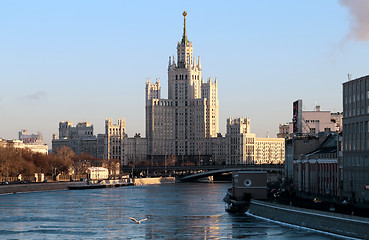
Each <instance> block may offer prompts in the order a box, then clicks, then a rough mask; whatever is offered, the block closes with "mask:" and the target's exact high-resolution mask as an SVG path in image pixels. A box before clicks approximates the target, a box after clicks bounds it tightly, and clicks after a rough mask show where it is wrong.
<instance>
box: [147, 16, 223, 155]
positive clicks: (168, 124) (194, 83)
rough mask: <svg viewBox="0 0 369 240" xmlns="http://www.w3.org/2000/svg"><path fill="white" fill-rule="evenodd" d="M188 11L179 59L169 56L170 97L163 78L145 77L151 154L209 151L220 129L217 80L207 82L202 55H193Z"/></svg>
mask: <svg viewBox="0 0 369 240" xmlns="http://www.w3.org/2000/svg"><path fill="white" fill-rule="evenodd" d="M186 16H187V13H186V12H183V17H184V24H183V35H182V39H181V41H180V42H178V44H177V61H176V58H175V56H173V57H169V64H168V99H161V96H160V81H156V82H155V83H153V84H152V83H150V80H147V81H146V137H147V140H148V153H149V154H151V155H168V154H174V155H177V156H181V155H182V156H183V155H186V156H191V155H192V156H196V155H198V156H200V155H210V154H211V152H212V149H211V138H213V137H216V135H217V133H218V132H219V122H218V118H219V107H218V88H217V80H216V79H215V81H214V82H212V81H211V79H210V78H209V79H208V80H207V81H206V82H204V80H203V78H202V76H201V63H200V57H199V58H198V61H197V62H196V60H195V58H194V57H193V47H192V42H190V41H189V40H188V38H187V29H186Z"/></svg>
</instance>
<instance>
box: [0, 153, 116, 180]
mask: <svg viewBox="0 0 369 240" xmlns="http://www.w3.org/2000/svg"><path fill="white" fill-rule="evenodd" d="M117 163H119V161H118V160H115V159H111V160H106V159H99V158H96V157H93V156H91V155H89V154H87V153H81V154H79V155H77V154H75V153H74V151H73V150H72V149H70V148H68V147H66V146H62V147H60V148H58V149H57V150H56V152H55V154H54V153H50V154H48V155H45V154H42V153H35V152H32V151H31V150H29V149H27V148H23V149H21V148H14V147H0V177H5V178H8V177H17V176H19V174H22V177H23V179H27V180H31V179H32V177H33V176H34V174H35V173H44V174H45V176H46V175H52V176H56V175H58V174H76V175H80V174H84V173H86V170H87V168H88V167H92V166H93V167H101V166H103V167H107V168H109V170H111V171H114V170H117V168H118V167H119V164H117Z"/></svg>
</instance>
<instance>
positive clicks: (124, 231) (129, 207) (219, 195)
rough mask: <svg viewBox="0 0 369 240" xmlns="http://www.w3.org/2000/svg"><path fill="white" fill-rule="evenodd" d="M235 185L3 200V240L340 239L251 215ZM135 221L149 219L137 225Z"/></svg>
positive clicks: (30, 195)
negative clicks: (238, 204)
mask: <svg viewBox="0 0 369 240" xmlns="http://www.w3.org/2000/svg"><path fill="white" fill-rule="evenodd" d="M228 187H230V184H224V183H212V184H208V183H179V184H162V185H146V186H130V187H123V188H107V189H91V190H74V191H68V190H65V191H50V192H36V193H21V194H10V195H2V196H0V211H1V214H0V223H1V225H0V239H231V238H234V239H316V240H323V239H335V238H334V237H332V236H328V235H323V234H319V233H316V232H311V231H307V230H301V229H297V228H289V227H285V226H281V225H278V224H276V223H272V222H267V221H263V220H259V219H256V218H254V217H250V216H247V215H245V214H229V213H227V212H226V211H225V210H224V202H223V201H222V199H223V197H224V195H225V193H226V189H227V188H228ZM129 217H133V218H136V219H144V218H146V217H148V219H147V220H146V221H143V222H142V223H141V224H135V223H134V222H133V221H131V219H129Z"/></svg>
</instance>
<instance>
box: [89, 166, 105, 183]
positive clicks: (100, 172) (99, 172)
mask: <svg viewBox="0 0 369 240" xmlns="http://www.w3.org/2000/svg"><path fill="white" fill-rule="evenodd" d="M87 176H88V178H89V179H92V180H101V179H108V178H109V170H108V169H107V168H103V167H89V168H88V169H87Z"/></svg>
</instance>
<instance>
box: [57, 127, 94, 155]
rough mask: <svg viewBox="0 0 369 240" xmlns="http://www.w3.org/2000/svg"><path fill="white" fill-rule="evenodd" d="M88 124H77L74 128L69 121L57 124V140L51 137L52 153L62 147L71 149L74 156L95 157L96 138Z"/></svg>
mask: <svg viewBox="0 0 369 240" xmlns="http://www.w3.org/2000/svg"><path fill="white" fill-rule="evenodd" d="M93 131H94V127H93V125H91V123H90V122H79V123H78V124H77V125H76V126H73V123H72V122H70V121H65V122H59V138H57V136H56V134H54V135H53V140H52V151H53V153H55V152H56V150H57V149H58V148H60V147H62V146H66V147H69V148H71V149H72V150H73V151H74V152H75V153H76V154H81V153H83V152H84V153H88V154H90V155H91V156H94V157H97V156H98V154H97V138H96V136H95V135H93Z"/></svg>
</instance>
